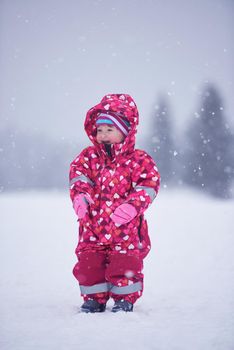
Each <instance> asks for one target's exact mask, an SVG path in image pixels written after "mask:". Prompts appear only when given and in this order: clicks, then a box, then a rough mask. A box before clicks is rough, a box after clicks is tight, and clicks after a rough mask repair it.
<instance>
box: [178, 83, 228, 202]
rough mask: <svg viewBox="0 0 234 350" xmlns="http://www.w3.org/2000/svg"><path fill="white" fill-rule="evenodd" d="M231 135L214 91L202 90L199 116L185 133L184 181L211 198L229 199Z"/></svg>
mask: <svg viewBox="0 0 234 350" xmlns="http://www.w3.org/2000/svg"><path fill="white" fill-rule="evenodd" d="M232 137H233V136H232V134H231V131H230V128H229V125H228V123H227V122H226V120H225V117H224V112H223V102H222V99H221V97H220V95H219V93H218V91H217V89H216V88H215V87H214V86H213V85H211V84H209V85H207V86H206V87H205V89H204V91H203V94H202V97H201V106H200V108H199V112H198V113H195V118H194V119H193V121H192V123H191V125H190V126H189V129H188V131H187V141H188V149H187V152H186V173H185V181H186V182H187V183H188V184H190V185H192V186H195V187H197V188H200V189H204V190H206V191H207V192H209V193H211V194H212V195H214V196H217V197H222V198H227V197H229V196H230V185H231V180H232V176H233V159H232V160H231V144H232Z"/></svg>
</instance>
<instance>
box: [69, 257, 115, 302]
mask: <svg viewBox="0 0 234 350" xmlns="http://www.w3.org/2000/svg"><path fill="white" fill-rule="evenodd" d="M105 269H106V253H105V252H104V251H94V250H90V251H89V250H88V251H84V252H80V253H79V254H78V263H77V264H76V265H75V267H74V269H73V274H74V276H75V277H76V279H77V280H78V282H79V285H80V291H81V295H82V296H83V298H84V300H88V299H95V300H96V301H98V302H99V303H101V304H102V303H106V302H107V300H108V299H109V292H108V288H109V286H108V283H107V282H106V278H105Z"/></svg>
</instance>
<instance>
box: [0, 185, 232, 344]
mask: <svg viewBox="0 0 234 350" xmlns="http://www.w3.org/2000/svg"><path fill="white" fill-rule="evenodd" d="M0 212H1V229H0V231H1V247H0V253H1V258H0V259H1V260H0V276H1V278H0V283H1V292H0V293H1V295H0V303H1V315H0V327H1V337H0V339H1V340H0V348H1V350H27V349H35V350H36V349H38V350H39V349H40V350H41V349H48V350H53V349H56V350H63V349H64V350H65V349H69V350H73V349H74V350H78V349H79V350H86V349H103V348H110V349H112V350H120V349H135V350H143V349H155V350H156V349H157V350H188V349H189V350H210V349H215V350H232V349H234V254H233V246H234V219H233V214H234V202H233V201H227V202H226V201H217V200H214V199H211V198H208V197H204V196H202V195H199V194H197V193H196V192H191V191H182V192H179V191H178V192H170V193H165V192H164V193H163V192H162V191H161V193H160V195H159V197H158V200H156V201H155V203H154V204H153V205H152V206H151V208H150V209H149V210H148V212H147V217H148V220H149V228H150V232H151V239H152V246H153V247H152V250H151V253H150V256H149V257H147V259H146V260H145V292H144V295H143V297H142V298H141V299H140V300H139V302H138V303H137V304H136V306H135V311H134V312H133V313H130V314H125V313H118V314H112V313H111V312H110V309H111V306H112V302H110V303H109V305H108V309H107V311H106V312H105V313H104V314H88V315H86V314H80V313H77V308H78V306H79V305H80V304H81V298H80V296H79V288H78V286H77V284H76V281H75V280H74V278H73V276H72V273H71V270H72V268H73V265H74V264H75V262H76V258H75V255H74V249H75V246H76V243H77V234H76V232H77V228H76V226H77V223H76V221H75V217H74V214H73V211H72V208H71V204H70V201H69V197H68V195H67V194H64V193H62V194H61V193H54V192H47V193H37V192H35V193H28V194H27V193H26V194H8V195H3V194H2V195H1V197H0Z"/></svg>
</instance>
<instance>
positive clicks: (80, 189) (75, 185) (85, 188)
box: [69, 148, 94, 201]
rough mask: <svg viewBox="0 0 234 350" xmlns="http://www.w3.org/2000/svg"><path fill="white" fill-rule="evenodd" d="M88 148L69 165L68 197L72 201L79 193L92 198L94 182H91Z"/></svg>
mask: <svg viewBox="0 0 234 350" xmlns="http://www.w3.org/2000/svg"><path fill="white" fill-rule="evenodd" d="M89 160H90V156H89V148H86V149H84V150H83V151H82V152H81V153H80V155H78V156H77V157H76V158H75V159H74V160H73V162H72V163H71V165H70V174H69V180H70V197H71V200H72V201H73V199H74V197H75V196H76V195H77V194H79V193H85V194H87V195H89V196H90V197H91V198H92V197H93V187H94V182H93V181H92V174H91V167H90V164H89V163H90V161H89Z"/></svg>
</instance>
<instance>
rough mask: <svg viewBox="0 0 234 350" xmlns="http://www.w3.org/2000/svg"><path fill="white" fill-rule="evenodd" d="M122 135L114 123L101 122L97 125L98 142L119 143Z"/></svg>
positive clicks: (122, 138) (121, 140)
mask: <svg viewBox="0 0 234 350" xmlns="http://www.w3.org/2000/svg"><path fill="white" fill-rule="evenodd" d="M123 140H124V135H123V134H122V132H121V131H119V130H118V129H117V128H116V127H115V126H114V125H107V124H102V125H99V126H98V127H97V142H98V143H109V144H111V143H112V144H113V143H121V142H123Z"/></svg>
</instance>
